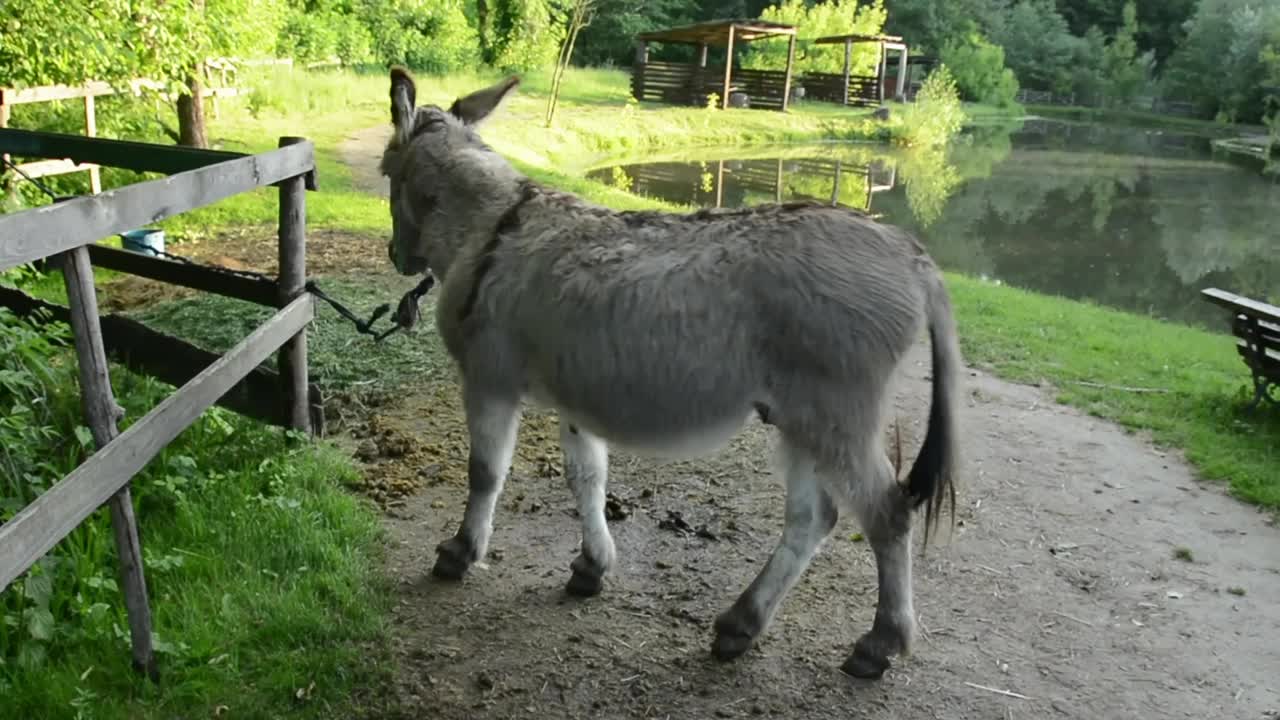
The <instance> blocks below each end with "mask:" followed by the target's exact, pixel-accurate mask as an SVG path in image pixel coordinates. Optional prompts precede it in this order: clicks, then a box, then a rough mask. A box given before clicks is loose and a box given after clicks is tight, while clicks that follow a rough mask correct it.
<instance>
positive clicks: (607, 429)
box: [381, 67, 960, 678]
mask: <svg viewBox="0 0 1280 720" xmlns="http://www.w3.org/2000/svg"><path fill="white" fill-rule="evenodd" d="M518 83H519V80H518V78H514V77H512V78H508V79H506V80H503V81H501V82H498V83H496V84H494V85H493V86H491V87H487V88H484V89H482V90H479V91H477V92H475V93H472V94H470V95H467V96H466V97H461V98H458V99H457V100H455V101H454V102H453V104H452V105H451V106H450V107H449V109H448V110H443V109H441V108H439V107H436V106H433V105H424V106H422V107H417V106H415V96H416V86H415V84H414V80H413V78H412V77H411V76H410V74H409V73H408V72H407V71H406V70H404V69H403V68H399V67H396V68H392V70H391V93H390V94H391V122H392V125H393V126H394V134H393V136H392V137H391V139H390V141H389V142H388V144H387V147H386V149H385V151H384V153H383V156H382V162H381V171H382V173H383V174H384V175H386V176H387V177H388V178H389V180H390V188H391V196H390V200H391V228H392V229H391V240H390V242H389V244H388V254H389V256H390V259H391V263H392V264H393V265H394V266H395V268H396V270H397V271H398V272H399V273H400V274H402V275H406V276H411V275H418V274H421V273H425V272H427V271H430V272H432V273H434V275H435V276H436V278H437V279H438V281H439V286H440V295H439V298H438V300H437V304H436V308H435V321H436V327H437V329H438V331H439V335H440V337H441V339H442V340H443V342H444V345H445V347H446V348H447V350H448V352H449V354H450V356H451V357H452V359H453V361H454V362H455V364H456V365H457V367H458V370H459V374H460V376H461V386H462V404H463V407H464V410H465V414H466V423H467V431H468V434H469V437H470V453H469V456H470V457H469V465H468V475H469V486H470V487H469V492H468V496H467V502H466V508H465V510H464V512H463V517H462V523H461V526H460V527H459V529H458V531H457V533H456V534H455V535H454V536H452V537H450V538H448V539H446V540H444V541H443V542H442V543H441V544H440V545H439V546H437V548H436V554H437V557H436V562H435V565H434V567H433V569H432V574H433V575H435V576H437V577H439V578H443V579H448V580H458V579H461V578H462V577H463V575H464V574H465V573H466V572H467V570H468V568H469V567H470V566H471V565H472V564H474V563H476V562H477V561H479V560H481V559H482V558H483V557H484V556H485V551H486V548H487V546H488V543H489V538H490V535H491V533H492V530H493V527H492V523H493V512H494V506H495V505H496V503H497V501H498V496H499V493H500V492H501V491H502V486H503V483H504V482H505V480H506V476H507V473H508V471H509V469H510V466H511V462H512V454H513V451H514V446H515V442H516V429H517V426H518V424H519V421H520V413H521V406H522V402H523V401H524V400H526V399H528V400H530V401H532V402H534V403H536V404H539V405H542V406H544V407H551V408H554V409H555V410H556V411H557V413H558V416H559V421H560V433H559V434H560V445H561V449H562V452H563V455H564V469H565V476H566V479H567V481H568V485H569V488H570V490H571V491H572V493H573V495H574V497H575V499H576V502H577V507H578V510H579V513H580V515H581V518H582V543H581V549H580V553H579V554H578V555H577V557H576V558H575V559H574V560H573V561H572V562H571V563H570V569H571V570H572V575H571V577H570V579H569V581H568V585H567V587H566V590H567V592H568V593H570V594H573V595H577V596H584V597H585V596H592V595H595V594H596V593H598V592H599V591H600V590H601V586H602V581H603V578H604V576H605V574H606V573H607V572H608V571H609V569H610V568H611V567H612V566H613V565H614V563H615V560H616V557H617V556H616V551H615V548H614V542H613V538H612V536H611V535H610V533H609V528H608V526H607V525H606V523H605V513H604V509H605V481H606V477H607V471H608V455H609V451H608V447H609V446H610V445H614V446H617V447H620V448H626V449H628V450H631V451H633V452H636V453H640V454H648V455H651V456H659V457H666V458H688V457H696V456H700V455H702V454H705V453H709V452H712V451H715V450H718V449H721V448H723V447H724V446H725V445H727V443H728V442H729V441H730V440H731V439H732V438H733V436H734V435H735V434H736V433H737V432H738V431H739V430H740V429H741V427H742V426H743V424H744V423H745V422H747V421H748V420H750V419H751V417H752V416H753V415H756V416H758V417H759V418H760V420H761V421H762V422H764V423H766V424H767V425H770V426H772V428H773V430H774V431H775V433H776V434H777V435H778V436H779V438H780V451H779V459H780V461H781V471H782V473H783V474H784V475H785V479H786V512H785V517H786V519H785V524H784V527H783V531H782V538H781V541H780V543H779V544H778V546H777V547H776V549H775V550H774V551H773V554H772V555H771V556H770V558H769V560H768V561H767V563H766V564H765V565H764V567H763V568H762V569H761V571H760V572H759V574H758V575H757V576H756V578H755V579H754V581H753V582H752V583H751V584H750V586H749V587H747V588H746V590H745V591H744V592H743V593H742V595H741V596H740V597H738V599H737V601H736V602H734V604H733V605H732V606H731V607H729V608H728V609H727V610H726V611H724V612H723V613H721V614H720V615H719V616H718V617H717V619H716V621H715V639H714V642H713V643H712V652H713V654H714V655H715V656H716V657H717V658H720V659H722V660H728V659H732V658H736V657H738V656H740V655H742V654H743V653H745V652H746V651H747V650H748V649H749V648H750V647H751V646H752V645H753V643H754V642H755V640H756V638H758V637H759V636H760V634H761V633H762V632H763V631H764V630H765V629H766V627H767V626H768V625H769V623H770V621H771V620H772V618H773V616H774V614H775V612H776V611H777V609H778V607H779V605H780V604H781V603H782V601H783V598H784V596H785V595H786V594H787V592H788V591H789V590H790V589H791V587H792V586H793V585H794V584H795V583H796V581H797V580H798V579H799V578H800V576H801V574H802V573H803V572H804V571H805V569H806V567H807V566H808V565H809V562H810V560H811V559H812V558H813V556H814V554H815V552H816V551H817V549H818V547H819V545H820V544H821V542H822V541H823V540H824V538H825V537H826V536H827V535H828V533H830V532H831V530H832V528H833V527H834V526H835V524H836V519H837V516H838V512H839V510H842V509H843V510H851V511H852V512H853V513H854V514H855V515H856V516H857V517H858V518H859V520H860V521H861V524H862V526H863V528H864V530H865V532H866V535H867V537H868V538H869V541H870V544H871V547H872V549H873V551H874V553H875V558H876V564H877V569H878V580H879V602H878V605H877V608H876V614H875V621H874V624H873V625H872V628H871V630H870V631H869V632H867V633H866V634H864V635H862V637H861V638H859V639H858V640H857V642H856V643H855V644H854V646H853V650H852V653H851V654H850V655H849V657H848V659H847V660H846V661H845V662H844V664H843V665H842V668H841V669H842V670H844V671H845V672H846V673H848V674H850V675H853V676H856V677H863V678H879V677H880V676H881V675H882V674H883V672H884V671H885V670H886V669H887V668H888V667H889V665H890V657H891V656H893V655H895V654H902V653H906V652H908V651H909V648H910V644H911V640H912V637H913V633H914V629H915V617H914V612H913V609H912V590H911V557H910V552H911V525H912V515H913V513H914V511H916V510H917V509H918V508H920V506H921V505H924V506H925V508H926V510H925V542H926V544H927V542H928V533H929V527H930V525H931V524H936V520H937V515H938V511H939V510H940V509H941V507H942V504H943V501H944V500H945V499H946V498H948V497H949V498H950V506H951V513H952V518H953V519H954V514H955V490H954V484H953V479H952V478H953V475H954V474H955V472H956V466H957V448H956V432H957V428H956V424H957V420H956V408H957V399H956V392H957V385H956V384H957V377H956V375H957V371H958V368H959V367H960V355H959V348H958V346H957V341H956V333H955V326H954V321H953V318H952V313H951V304H950V300H949V297H948V294H947V291H946V289H945V288H944V286H943V283H942V278H941V274H940V272H939V270H938V268H937V266H936V265H935V264H934V262H933V261H932V260H931V259H930V258H929V257H928V255H927V254H926V253H925V251H924V249H923V248H922V247H921V245H920V244H919V243H918V242H917V241H916V240H915V239H914V238H912V237H911V236H910V235H908V234H907V233H906V232H904V231H902V230H900V229H898V228H895V227H892V226H887V225H881V224H878V223H876V222H874V221H873V220H871V219H869V218H867V217H866V216H864V215H861V214H858V213H855V212H852V211H849V210H845V209H839V208H835V207H829V206H823V205H815V204H783V205H772V206H763V207H756V208H753V209H749V210H732V211H701V212H695V213H692V214H686V215H676V214H668V213H660V212H616V211H613V210H610V209H607V208H603V207H599V206H596V205H593V204H590V203H588V202H585V201H583V200H582V199H579V198H578V197H576V196H574V195H570V194H567V193H562V192H557V191H554V190H551V189H549V188H546V187H543V186H541V185H539V184H537V183H535V182H533V181H531V180H530V179H529V178H528V177H526V176H524V175H522V174H521V173H520V172H518V171H517V170H515V169H514V168H513V167H512V166H511V165H510V164H509V163H508V162H507V161H506V160H505V159H504V158H503V157H501V156H500V155H499V154H498V153H497V152H495V151H494V150H492V149H491V148H490V147H488V146H487V145H486V144H485V143H484V142H483V141H481V139H480V138H479V136H478V135H477V133H476V128H477V126H478V124H479V123H481V121H482V120H484V119H485V118H486V117H487V116H488V115H489V114H490V113H491V112H492V111H493V110H494V109H495V108H496V107H497V106H498V105H499V104H500V103H501V102H502V101H503V99H504V98H505V97H507V95H508V94H509V93H510V92H511V91H512V90H513V88H515V87H516V85H517V84H518ZM926 327H927V329H928V332H929V336H930V340H931V343H932V362H933V381H932V386H933V389H932V400H931V409H930V413H929V424H928V430H927V432H926V435H925V439H924V442H923V445H922V446H921V450H920V453H919V455H918V457H917V458H916V460H915V462H914V464H913V465H912V467H911V469H910V472H909V474H908V475H907V477H906V478H905V481H903V482H900V481H899V479H898V477H897V474H896V472H895V469H894V468H893V467H892V465H891V463H890V461H889V459H888V456H887V454H886V452H885V447H884V433H883V430H884V428H885V425H886V419H885V417H884V416H885V414H886V410H887V407H886V405H887V397H888V396H889V383H890V380H891V379H892V376H893V375H894V373H895V372H896V370H897V368H898V366H899V365H900V364H901V363H902V361H903V357H904V356H905V354H906V352H907V350H908V349H909V347H910V346H911V345H912V343H913V342H914V341H915V338H916V337H917V336H918V334H919V333H920V332H921V330H922V329H924V328H926Z"/></svg>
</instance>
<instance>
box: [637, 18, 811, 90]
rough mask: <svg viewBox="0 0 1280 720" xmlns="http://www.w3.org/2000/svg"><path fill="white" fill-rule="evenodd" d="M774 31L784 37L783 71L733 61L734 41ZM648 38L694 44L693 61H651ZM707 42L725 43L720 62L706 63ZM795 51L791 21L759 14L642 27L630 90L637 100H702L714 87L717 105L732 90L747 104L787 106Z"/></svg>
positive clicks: (769, 35) (771, 34)
mask: <svg viewBox="0 0 1280 720" xmlns="http://www.w3.org/2000/svg"><path fill="white" fill-rule="evenodd" d="M773 37H786V38H788V45H787V69H786V70H785V71H782V72H779V71H777V70H748V69H744V68H734V67H733V51H734V48H735V47H737V46H738V45H739V44H741V43H748V42H753V41H755V40H763V39H767V38H773ZM650 43H674V44H681V45H694V46H697V47H698V63H697V64H696V65H695V64H692V63H671V62H653V61H650V60H649V44H650ZM712 45H714V46H716V47H724V48H725V64H724V67H708V66H707V48H709V47H710V46H712ZM795 55H796V28H795V26H794V25H786V24H783V23H774V22H767V21H764V20H715V21H712V22H703V23H697V24H695V25H685V26H683V27H677V28H670V29H668V30H656V31H653V32H646V33H641V34H639V35H637V36H636V61H635V64H634V66H633V67H632V70H631V94H632V96H634V97H635V99H636V100H641V101H644V100H650V101H654V102H665V103H671V104H674V105H705V104H706V103H707V98H708V96H710V95H711V94H712V93H715V94H718V95H719V96H720V106H721V107H722V108H728V107H729V105H730V96H735V94H736V97H739V98H743V99H745V101H746V105H747V106H749V107H760V108H767V109H771V110H786V109H787V105H788V103H789V101H790V98H791V77H792V72H791V71H792V67H793V66H794V64H795ZM735 104H736V103H735Z"/></svg>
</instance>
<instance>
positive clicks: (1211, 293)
mask: <svg viewBox="0 0 1280 720" xmlns="http://www.w3.org/2000/svg"><path fill="white" fill-rule="evenodd" d="M1200 294H1201V296H1203V297H1204V299H1205V300H1208V301H1209V302H1211V303H1213V304H1215V305H1220V306H1222V307H1224V308H1226V309H1228V310H1230V311H1231V313H1232V321H1231V332H1232V333H1233V334H1234V335H1235V336H1236V337H1237V338H1239V341H1238V342H1237V343H1236V349H1237V350H1238V351H1239V352H1240V357H1241V358H1243V359H1244V362H1245V364H1246V365H1248V366H1249V369H1250V370H1252V371H1253V402H1252V403H1251V404H1250V405H1249V408H1250V409H1253V408H1256V407H1257V406H1258V405H1259V404H1260V403H1261V402H1262V401H1263V400H1266V401H1267V402H1269V403H1271V404H1273V405H1275V404H1280V397H1277V396H1276V394H1275V392H1276V388H1277V387H1280V307H1276V306H1275V305H1268V304H1267V303H1264V302H1260V301H1258V300H1250V299H1249V298H1246V297H1241V296H1240V295H1236V294H1235V293H1230V292H1227V291H1225V290H1219V289H1218V288H1207V289H1205V290H1201V291H1200Z"/></svg>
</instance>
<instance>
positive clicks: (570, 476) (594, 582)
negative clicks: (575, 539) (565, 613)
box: [560, 419, 616, 597]
mask: <svg viewBox="0 0 1280 720" xmlns="http://www.w3.org/2000/svg"><path fill="white" fill-rule="evenodd" d="M560 448H561V451H562V452H563V453H564V475H565V479H566V480H568V481H569V489H570V490H571V491H572V492H573V496H574V498H575V499H576V500H577V501H578V515H580V516H581V517H582V551H581V552H580V553H579V554H578V557H577V558H575V559H574V561H573V562H572V563H571V564H570V567H571V568H572V569H573V576H572V577H570V578H569V584H568V585H566V586H565V590H566V591H567V592H568V593H569V594H570V595H577V596H579V597H590V596H592V595H595V594H596V593H599V592H600V588H601V586H602V585H603V583H604V574H605V572H607V571H608V570H609V568H610V567H611V566H612V565H613V561H614V558H615V557H616V554H615V550H614V546H613V538H612V537H611V536H610V535H609V526H608V524H607V523H606V522H605V517H604V504H605V485H606V483H607V481H608V477H609V448H608V447H607V446H606V445H605V443H604V441H603V440H601V439H600V438H597V437H594V436H592V435H590V434H588V433H587V432H586V431H585V430H582V429H581V428H578V427H575V426H574V425H571V424H570V423H569V422H568V421H566V420H564V419H561V420H560Z"/></svg>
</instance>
